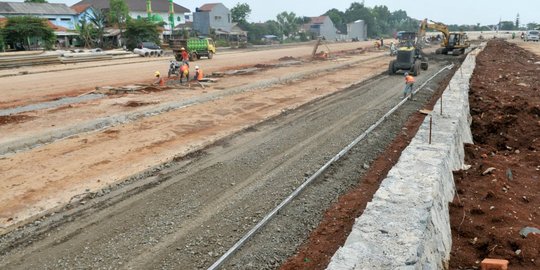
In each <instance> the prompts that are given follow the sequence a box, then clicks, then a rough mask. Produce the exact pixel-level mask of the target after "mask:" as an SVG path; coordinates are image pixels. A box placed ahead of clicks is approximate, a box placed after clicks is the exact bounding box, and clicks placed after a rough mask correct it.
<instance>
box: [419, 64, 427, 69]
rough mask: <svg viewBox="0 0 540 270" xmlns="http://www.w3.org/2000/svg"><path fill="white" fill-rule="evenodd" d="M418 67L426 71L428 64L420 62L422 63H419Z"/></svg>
mask: <svg viewBox="0 0 540 270" xmlns="http://www.w3.org/2000/svg"><path fill="white" fill-rule="evenodd" d="M420 67H421V68H422V69H423V70H427V69H428V63H427V62H422V63H420Z"/></svg>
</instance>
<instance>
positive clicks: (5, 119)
mask: <svg viewBox="0 0 540 270" xmlns="http://www.w3.org/2000/svg"><path fill="white" fill-rule="evenodd" d="M33 118H35V116H29V115H24V114H18V115H0V126H2V125H7V124H12V123H22V122H26V121H28V120H30V119H33Z"/></svg>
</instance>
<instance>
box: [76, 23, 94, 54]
mask: <svg viewBox="0 0 540 270" xmlns="http://www.w3.org/2000/svg"><path fill="white" fill-rule="evenodd" d="M75 29H76V30H77V32H78V33H79V37H80V38H81V39H82V42H83V45H84V47H85V48H88V47H94V39H96V37H97V30H96V27H95V26H94V24H92V23H89V22H88V21H86V19H83V20H81V21H79V23H78V24H77V25H75Z"/></svg>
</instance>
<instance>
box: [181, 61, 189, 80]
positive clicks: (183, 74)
mask: <svg viewBox="0 0 540 270" xmlns="http://www.w3.org/2000/svg"><path fill="white" fill-rule="evenodd" d="M183 78H186V82H188V81H189V66H188V65H187V64H186V63H183V64H182V66H181V67H180V84H181V83H182V79H183Z"/></svg>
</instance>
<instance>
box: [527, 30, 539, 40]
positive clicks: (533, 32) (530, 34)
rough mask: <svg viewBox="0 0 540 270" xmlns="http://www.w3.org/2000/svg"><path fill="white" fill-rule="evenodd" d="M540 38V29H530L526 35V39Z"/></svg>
mask: <svg viewBox="0 0 540 270" xmlns="http://www.w3.org/2000/svg"><path fill="white" fill-rule="evenodd" d="M538 40H540V31H539V30H529V31H527V34H526V35H525V41H536V42H538Z"/></svg>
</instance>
